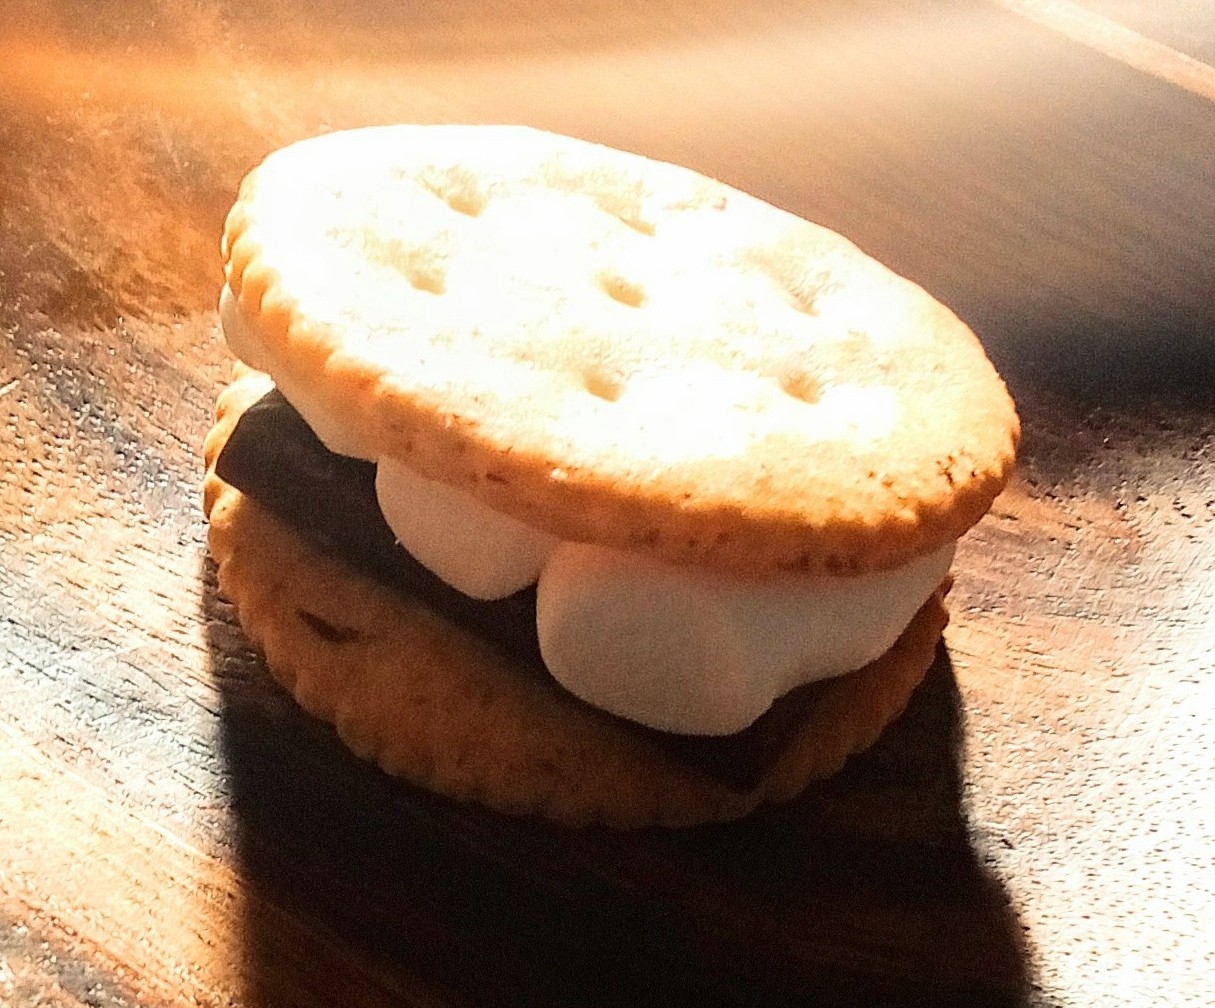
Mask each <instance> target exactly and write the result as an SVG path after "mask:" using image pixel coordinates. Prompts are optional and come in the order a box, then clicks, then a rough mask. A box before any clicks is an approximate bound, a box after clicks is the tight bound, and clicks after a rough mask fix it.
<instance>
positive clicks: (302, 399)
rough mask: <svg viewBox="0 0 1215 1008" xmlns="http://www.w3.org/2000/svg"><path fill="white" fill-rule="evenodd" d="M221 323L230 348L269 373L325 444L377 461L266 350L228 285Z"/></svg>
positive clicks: (355, 435)
mask: <svg viewBox="0 0 1215 1008" xmlns="http://www.w3.org/2000/svg"><path fill="white" fill-rule="evenodd" d="M219 320H220V323H221V325H222V326H223V330H224V339H225V340H226V341H227V344H228V347H229V349H230V350H231V351H232V352H233V353H234V354H236V356H237V357H239V358H240V359H241V360H243V361H244V362H245V363H246V364H248V365H249V366H250V367H252V368H257V370H259V371H265V372H266V373H267V374H269V375H270V377H271V378H273V379H274V384H275V385H276V386H277V387H278V390H279V391H280V392H281V393H282V394H283V396H284V397H285V398H286V400H287V401H288V402H289V403H291V405H292V406H294V407H295V408H296V410H297V411H298V412H299V414H300V416H302V417H303V418H304V419H305V420H306V421H307V423H308V426H309V427H311V428H312V432H313V433H314V434H315V435H316V436H317V437H318V438H320V441H321V444H323V445H324V446H325V447H326V448H328V449H329V450H330V451H331V452H337V454H339V455H349V456H351V457H352V458H361V459H367V460H368V461H370V462H374V461H375V454H374V452H372V450H371V449H370V447H369V446H368V445H367V444H366V442H365V441H364V440H363V438H361V437H359V435H358V433H357V432H355V431H352V430H350V429H349V428H348V427H345V426H343V425H342V424H340V423H339V422H338V421H337V420H335V419H334V417H333V414H332V413H331V412H330V411H329V410H327V409H325V407H324V406H322V405H321V404H320V403H319V402H317V400H316V398H315V397H314V396H312V395H311V394H309V393H308V392H305V391H304V389H303V388H301V387H300V386H299V385H297V384H296V383H295V381H293V380H292V379H291V378H289V377H288V376H287V375H286V374H285V373H284V371H283V369H282V368H281V367H279V366H278V365H277V364H276V363H275V362H274V360H273V358H272V357H271V356H270V354H269V352H268V351H267V350H266V344H265V343H264V342H263V340H262V338H261V337H260V336H259V335H258V334H257V332H256V330H255V329H254V328H253V326H251V325H250V324H249V322H248V320H247V319H246V318H245V315H244V312H242V311H241V308H240V302H239V301H238V300H237V298H236V295H235V294H233V293H232V289H231V288H230V287H229V286H228V285H227V284H224V289H223V291H222V292H221V293H220V295H219Z"/></svg>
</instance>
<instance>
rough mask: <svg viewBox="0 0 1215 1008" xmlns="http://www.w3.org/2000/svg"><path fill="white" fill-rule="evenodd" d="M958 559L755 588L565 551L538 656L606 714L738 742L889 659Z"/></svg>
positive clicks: (581, 549) (543, 607)
mask: <svg viewBox="0 0 1215 1008" xmlns="http://www.w3.org/2000/svg"><path fill="white" fill-rule="evenodd" d="M953 552H954V544H953V543H950V544H949V545H948V546H946V547H944V548H942V549H939V550H937V551H935V552H933V553H930V554H928V555H926V556H923V557H920V558H917V559H916V560H913V561H912V562H911V563H909V564H906V565H905V566H903V567H900V568H898V569H897V570H893V571H884V572H881V573H876V574H868V575H863V576H861V577H850V578H825V577H795V576H785V577H779V578H771V579H763V580H758V579H752V578H740V577H731V576H729V575H725V574H722V573H718V572H713V571H707V570H695V569H691V568H685V567H677V566H673V565H670V564H665V563H662V562H659V561H656V560H652V559H649V558H646V557H641V556H637V555H633V554H628V553H624V552H621V551H618V550H611V549H606V548H604V547H600V546H593V545H585V544H578V543H562V544H561V545H560V546H559V547H558V548H557V550H556V551H555V552H554V553H553V555H552V557H551V558H550V559H549V562H548V564H547V565H546V566H545V568H544V571H543V572H542V573H541V575H540V583H539V588H538V598H537V613H536V618H537V628H538V630H539V636H540V651H541V654H542V655H543V657H544V661H545V664H546V665H547V666H548V669H549V671H550V672H551V673H552V674H553V676H554V677H555V678H556V679H557V680H558V681H559V682H560V683H561V684H562V685H563V686H564V687H565V688H566V689H568V690H569V691H570V692H571V693H573V694H575V695H576V696H579V697H581V698H582V699H583V700H585V701H587V702H588V703H590V704H592V705H594V706H595V707H599V708H601V709H603V710H607V711H610V712H611V713H613V714H618V715H620V716H621V717H626V718H629V719H631V720H634V721H638V722H640V723H642V724H645V725H649V726H651V727H653V728H659V729H662V730H664V731H674V732H686V733H690V734H700V735H724V734H729V733H732V732H735V731H740V730H741V729H743V728H745V727H746V726H747V725H749V724H750V723H751V722H752V721H754V720H755V719H756V718H757V717H759V716H760V715H761V714H762V713H763V712H764V711H765V710H767V709H768V707H769V706H770V705H771V703H772V701H773V700H775V699H776V698H777V697H779V696H781V695H783V694H784V693H786V692H788V691H789V690H791V689H793V688H794V687H795V686H798V685H801V684H802V683H805V682H811V681H813V680H816V679H824V678H828V677H831V676H837V675H842V674H844V673H846V672H851V671H853V670H855V669H858V668H860V667H861V666H863V665H865V664H867V663H868V662H870V661H872V660H873V659H874V658H877V657H878V656H879V655H881V654H882V653H883V652H885V651H886V650H888V649H889V648H890V647H891V645H893V644H894V642H895V640H897V639H898V636H899V635H900V634H901V633H902V632H903V630H904V628H905V627H906V626H907V624H908V623H909V622H910V621H911V618H912V617H913V616H914V615H915V613H916V610H918V609H919V607H920V606H921V605H923V603H924V601H925V599H927V598H928V596H929V595H930V594H931V592H932V590H933V589H934V588H936V586H937V585H938V584H940V583H941V580H942V579H943V578H944V577H945V574H946V572H947V571H948V570H949V564H950V562H951V561H952V559H953Z"/></svg>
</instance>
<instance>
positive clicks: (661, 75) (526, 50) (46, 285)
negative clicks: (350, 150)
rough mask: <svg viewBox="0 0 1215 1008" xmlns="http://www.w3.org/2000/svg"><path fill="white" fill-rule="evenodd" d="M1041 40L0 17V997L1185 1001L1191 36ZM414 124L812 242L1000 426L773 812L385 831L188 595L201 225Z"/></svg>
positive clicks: (1206, 480) (1202, 997)
mask: <svg viewBox="0 0 1215 1008" xmlns="http://www.w3.org/2000/svg"><path fill="white" fill-rule="evenodd" d="M1083 3H1084V5H1083V6H1078V5H1076V4H1072V3H1066V2H1056V0H1005V2H994V0H947V2H940V0H934V2H928V0H923V2H921V0H886V2H877V0H849V2H844V0H818V2H805V3H797V2H794V0H749V2H746V3H744V2H742V0H699V2H697V3H687V4H678V3H675V2H674V0H657V2H640V0H612V2H610V3H604V4H599V5H576V4H566V3H561V2H558V0H505V2H503V3H498V4H480V3H478V2H476V0H433V2H431V3H414V4H404V3H402V4H398V3H394V2H392V0H364V2H362V3H358V4H349V5H345V4H315V5H313V4H309V3H307V2H305V0H250V2H247V3H241V4H237V3H230V2H226V0H216V2H206V0H198V2H195V0H157V2H151V3H140V2H136V0H105V2H94V3H85V2H75V0H16V2H14V0H8V2H7V3H5V4H4V5H3V7H4V9H3V11H2V12H0V325H2V327H3V338H2V339H0V696H3V703H2V704H0V1004H4V1005H12V1006H15V1008H25V1006H34V1005H47V1006H52V1005H53V1006H68V1005H71V1006H78V1005H92V1006H98V1005H107V1006H108V1005H125V1006H135V1005H140V1006H144V1005H156V1006H159V1005H196V1004H201V1005H242V1006H251V1008H270V1006H279V1005H309V1006H311V1005H334V1006H362V1005H381V1004H419V1005H444V1006H447V1005H471V1004H495V1005H504V1004H510V1005H515V1004H545V1005H547V1004H573V1005H588V1004H638V1003H649V1002H654V1003H664V1004H701V1003H716V1002H719V1001H726V1002H733V1003H738V1004H748V1005H759V1004H782V1003H799V1004H811V1005H845V1004H846V1005H854V1004H855V1005H866V1006H870V1005H886V1004H921V1005H964V1006H977V1005H988V1004H1000V1005H1004V1004H1022V1003H1026V1004H1036V1005H1068V1006H1072V1005H1075V1006H1101V1008H1105V1006H1112V1005H1135V1006H1139V1005H1168V1006H1179V1005H1195V1006H1197V1005H1210V1004H1215V953H1213V948H1215V864H1213V857H1212V850H1213V849H1215V784H1213V781H1215V674H1213V672H1212V658H1211V653H1212V649H1213V647H1215V602H1213V601H1212V600H1213V599H1215V394H1213V391H1212V389H1213V388H1215V385H1213V384H1212V382H1213V379H1215V297H1213V296H1212V292H1213V291H1215V266H1213V264H1215V239H1213V235H1215V156H1213V152H1215V104H1212V101H1213V99H1215V71H1212V69H1211V66H1210V64H1211V63H1212V61H1213V60H1215V10H1213V9H1212V6H1211V5H1210V4H1197V3H1186V2H1183V0H1175V2H1172V3H1168V2H1162V3H1157V4H1153V5H1148V4H1132V3H1124V2H1118V0H1083ZM1200 7H1201V8H1205V9H1201V10H1200V9H1199V8H1200ZM1144 8H1146V9H1144ZM452 119H454V120H467V121H494V120H508V121H523V122H528V123H532V124H535V125H539V126H544V127H548V128H553V129H557V130H561V131H565V132H571V133H576V134H580V135H583V136H586V137H588V138H591V139H597V140H602V141H606V142H609V143H613V144H616V145H620V146H626V147H631V148H633V149H637V150H641V151H643V152H646V153H649V154H653V155H656V156H660V157H665V158H668V159H672V160H676V161H681V162H684V163H686V164H689V165H692V166H694V167H696V168H699V169H701V170H704V171H707V172H710V173H712V174H715V175H717V176H719V177H722V178H724V179H726V180H727V181H730V182H732V183H735V184H737V185H740V186H742V187H744V188H747V189H750V190H752V191H754V192H756V193H757V194H759V195H762V196H764V197H766V198H769V199H771V200H773V201H775V202H777V203H779V204H782V205H785V206H788V207H790V208H792V209H794V210H796V211H798V212H800V213H802V214H804V215H806V216H810V217H812V218H815V219H818V220H820V221H822V222H824V223H826V224H828V225H830V226H832V227H835V228H837V229H838V230H841V231H842V232H844V233H845V234H847V235H849V236H850V237H852V238H853V239H854V240H855V241H857V242H858V243H859V244H861V245H862V246H863V247H864V248H866V249H867V250H868V251H869V252H871V253H872V254H874V255H876V256H878V257H879V258H881V259H883V260H885V261H887V262H888V263H889V264H891V265H892V266H894V267H895V268H896V269H898V270H900V271H901V272H903V273H905V274H907V275H909V276H911V277H913V278H914V279H916V280H917V281H918V282H920V283H922V284H923V285H924V286H926V287H927V288H928V289H929V290H930V291H932V292H933V293H934V294H935V295H936V296H938V297H939V298H941V299H942V300H944V301H946V302H947V303H949V304H950V305H951V306H953V307H954V308H955V310H957V311H958V312H959V313H960V314H961V315H962V316H963V317H964V318H966V319H967V320H968V321H969V322H970V323H971V325H972V326H973V327H974V328H975V329H976V331H977V332H978V333H979V334H980V335H981V337H982V338H983V340H984V341H985V343H986V344H987V346H988V348H989V352H990V354H991V356H992V357H993V359H994V360H995V361H996V363H997V365H998V366H999V367H1000V368H1001V369H1002V370H1003V372H1004V373H1005V374H1006V376H1007V378H1008V381H1009V384H1010V387H1011V388H1012V390H1013V392H1014V394H1015V395H1016V396H1017V398H1018V401H1019V404H1020V408H1021V411H1022V415H1023V419H1024V425H1025V439H1024V452H1023V462H1022V465H1021V468H1020V472H1019V476H1018V478H1017V479H1016V481H1015V483H1014V485H1013V486H1012V487H1011V488H1010V489H1009V491H1008V492H1007V493H1006V494H1005V495H1004V496H1003V497H1002V498H1001V499H1000V500H999V501H998V502H997V504H996V507H995V509H994V511H993V512H992V514H991V515H990V516H989V517H988V518H987V519H986V520H985V521H984V522H983V523H982V524H981V525H980V526H979V527H978V529H976V530H975V532H974V533H973V534H972V535H971V536H970V538H969V539H968V540H966V542H965V543H964V545H963V547H962V549H961V553H960V556H959V560H958V564H957V574H958V582H957V587H956V589H955V592H954V596H953V611H954V621H953V624H952V626H951V627H950V629H949V631H948V633H947V636H946V642H947V649H943V650H942V652H941V655H940V659H939V661H938V662H937V665H936V666H935V668H934V669H933V671H932V673H931V674H930V676H929V679H928V680H927V681H926V683H925V685H924V686H923V687H922V689H921V690H920V691H919V693H918V694H917V695H916V697H915V698H914V700H913V702H912V705H911V707H910V709H909V710H908V711H907V712H906V714H905V716H904V717H903V718H902V720H901V721H899V722H898V723H897V724H896V725H895V726H894V727H893V728H892V729H891V730H890V731H889V732H888V733H887V734H886V736H885V737H884V738H883V739H882V741H881V742H880V743H879V744H878V745H877V746H875V747H874V748H873V749H872V750H871V751H870V752H868V753H866V754H864V755H863V756H861V757H859V758H856V759H854V760H853V761H852V762H851V763H850V764H849V766H848V767H847V768H846V769H845V771H844V772H843V773H842V774H840V775H839V776H838V777H837V778H835V779H833V780H831V781H828V782H826V783H824V784H822V785H821V786H817V787H814V788H812V789H811V790H810V791H809V793H807V794H806V795H805V796H804V798H802V799H801V800H799V801H797V802H795V803H793V804H792V805H790V806H788V807H785V808H779V809H773V810H769V811H765V812H761V813H760V814H758V815H756V816H754V817H752V818H751V819H749V820H748V821H745V822H743V823H740V824H737V825H733V826H727V827H717V828H706V829H699V830H692V831H686V832H681V833H663V832H645V833H641V834H615V833H611V832H606V831H600V830H588V831H570V830H564V829H558V828H555V827H551V826H548V825H545V824H543V823H537V822H533V821H519V820H513V819H508V818H503V817H500V816H496V815H491V814H489V813H487V812H483V811H481V810H479V809H476V808H469V807H464V806H461V805H457V804H453V803H451V802H448V801H445V800H442V799H439V798H436V797H433V796H430V795H428V794H423V793H419V792H417V791H415V790H413V789H411V788H409V787H407V786H404V785H403V784H401V783H399V782H397V781H394V780H391V779H389V778H387V777H385V776H383V775H381V774H380V773H379V772H377V771H375V770H374V769H372V768H370V767H368V766H367V765H364V764H362V763H360V762H359V761H358V760H357V759H355V758H354V757H352V756H350V755H348V754H347V753H346V751H345V750H344V749H343V748H342V747H341V746H340V745H339V744H338V743H337V742H336V741H335V738H334V736H333V734H332V732H331V731H330V730H329V729H328V728H327V727H325V726H323V725H321V724H319V723H316V722H314V721H311V720H310V719H308V718H307V717H305V716H304V715H302V714H301V713H299V712H298V711H297V710H296V709H295V707H294V706H293V704H292V703H290V702H289V701H288V699H287V698H286V697H285V695H284V694H283V693H282V692H281V691H280V690H278V689H276V688H275V687H273V686H272V685H271V684H270V683H269V682H268V680H267V677H266V675H265V673H264V671H263V669H262V667H261V666H260V664H259V662H258V659H257V657H256V656H255V655H254V654H252V653H251V652H250V650H249V648H248V646H247V644H246V642H245V641H244V639H243V637H242V635H241V633H240V631H239V629H238V627H237V625H236V623H235V622H234V620H233V614H232V612H231V610H230V608H229V606H228V605H226V604H225V603H224V601H223V600H222V599H220V598H219V597H217V594H216V590H215V581H214V572H213V568H212V565H211V564H210V562H209V561H208V559H207V556H206V545H205V528H204V524H203V521H202V517H201V514H200V507H199V503H198V485H199V480H200V476H201V462H200V457H199V456H200V444H201V440H202V436H203V433H204V432H205V431H206V429H207V427H208V424H209V418H210V415H211V409H212V402H213V398H214V395H215V393H216V391H217V389H218V388H219V387H220V386H221V383H222V382H223V381H224V379H225V376H226V373H227V369H228V366H229V361H228V355H227V353H226V351H225V349H224V346H223V344H222V342H221V341H220V339H219V337H218V335H217V323H216V315H215V311H214V304H215V300H216V296H217V292H218V288H219V284H220V272H219V263H218V250H217V245H218V235H219V230H220V227H221V223H222V220H223V216H224V214H225V212H226V210H227V207H228V205H229V203H230V201H231V200H232V198H233V195H234V192H235V188H236V185H237V183H238V181H239V179H240V177H241V176H242V174H243V173H244V172H245V171H246V170H247V169H248V168H249V167H251V166H252V165H253V164H254V163H256V161H257V160H258V159H259V158H260V157H261V156H263V155H264V154H265V153H266V152H267V151H268V150H270V149H272V148H273V147H275V146H278V145H279V144H281V143H284V142H287V141H290V140H292V139H295V138H298V137H302V136H305V135H308V134H313V133H316V132H318V131H322V130H327V129H336V128H340V127H346V126H352V125H356V124H362V123H370V122H386V121H401V120H414V121H437V120H452Z"/></svg>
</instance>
